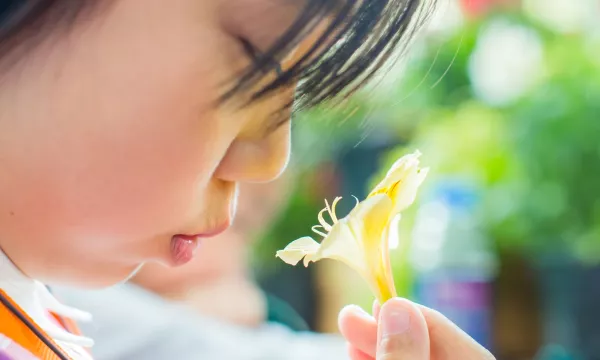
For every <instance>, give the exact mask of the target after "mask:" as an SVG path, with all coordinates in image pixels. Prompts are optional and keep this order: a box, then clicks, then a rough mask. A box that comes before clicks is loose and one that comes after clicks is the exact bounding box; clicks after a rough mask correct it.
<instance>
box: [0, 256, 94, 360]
mask: <svg viewBox="0 0 600 360" xmlns="http://www.w3.org/2000/svg"><path fill="white" fill-rule="evenodd" d="M0 289H2V290H3V291H4V292H5V293H6V295H8V296H9V297H10V298H11V300H12V301H14V302H15V303H16V304H17V305H19V307H20V308H21V309H23V311H24V312H25V313H27V315H28V316H29V317H30V318H31V319H32V320H33V321H34V322H35V323H36V324H37V325H38V326H39V327H40V328H41V329H42V330H43V331H44V332H45V333H46V334H48V336H50V337H51V338H52V339H54V340H55V341H56V343H57V344H58V345H59V346H60V347H61V348H62V349H63V350H65V351H66V352H67V353H68V354H69V356H71V357H72V358H74V359H90V360H91V359H92V358H91V356H90V355H89V353H88V352H87V351H85V350H84V349H83V348H84V347H91V346H92V345H93V344H94V341H93V340H92V339H90V338H87V337H83V336H78V335H74V334H71V333H70V332H68V331H66V330H64V329H63V328H62V327H60V326H58V325H57V324H55V323H54V322H53V321H51V319H50V318H49V316H48V312H52V313H54V314H57V315H59V316H63V317H67V318H70V319H72V320H76V321H90V320H91V317H92V316H91V314H89V313H86V312H84V311H81V310H77V309H74V308H71V307H68V306H65V305H63V304H61V303H60V302H58V300H56V298H55V297H54V296H52V294H51V293H50V291H48V288H47V287H46V286H45V285H44V284H42V283H41V282H39V281H36V280H33V279H31V278H29V277H27V276H26V275H25V274H23V273H22V272H21V271H20V270H19V269H18V268H17V267H16V266H15V264H13V262H12V261H11V260H10V259H9V258H8V257H7V256H6V254H4V253H3V252H2V251H1V250H0Z"/></svg>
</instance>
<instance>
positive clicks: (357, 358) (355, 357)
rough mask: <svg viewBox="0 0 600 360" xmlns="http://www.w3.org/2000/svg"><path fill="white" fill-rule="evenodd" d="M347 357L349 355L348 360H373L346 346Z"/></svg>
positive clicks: (350, 346)
mask: <svg viewBox="0 0 600 360" xmlns="http://www.w3.org/2000/svg"><path fill="white" fill-rule="evenodd" d="M348 355H350V360H373V357H372V356H369V355H367V354H365V353H364V352H362V351H360V350H358V349H357V348H355V347H352V345H348Z"/></svg>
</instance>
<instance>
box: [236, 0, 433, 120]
mask: <svg viewBox="0 0 600 360" xmlns="http://www.w3.org/2000/svg"><path fill="white" fill-rule="evenodd" d="M435 3H436V0H306V4H305V5H304V8H303V9H302V11H301V12H300V14H299V16H298V17H297V19H296V20H295V21H294V23H293V24H292V25H291V26H290V28H289V29H288V30H287V31H286V32H285V33H284V34H283V36H281V37H280V38H279V39H278V41H276V42H275V44H273V45H272V46H271V48H270V49H268V50H267V51H266V52H264V53H262V54H261V55H260V56H258V57H257V59H256V61H255V62H254V63H253V64H252V65H251V66H250V67H249V68H248V69H247V70H246V71H245V72H244V73H243V74H242V75H241V77H240V78H239V79H238V80H237V82H236V83H235V85H234V86H233V87H232V88H231V89H230V90H229V91H228V92H227V93H226V94H225V96H224V97H225V98H228V97H230V96H232V95H233V94H236V93H238V92H243V91H250V89H253V88H254V86H255V85H256V83H258V82H260V81H261V80H263V79H264V77H265V74H268V73H269V72H270V71H271V70H272V67H273V59H278V60H279V59H282V58H284V57H285V56H286V55H287V54H289V53H290V52H291V51H292V50H293V49H295V48H296V47H297V46H298V45H299V43H300V42H301V41H302V40H304V39H306V37H307V36H308V35H310V34H312V33H314V32H316V31H317V29H318V28H319V27H320V26H323V27H324V30H323V31H322V32H319V33H318V35H319V37H318V38H317V40H316V41H315V43H314V44H313V45H312V46H311V47H310V49H309V50H308V51H307V52H306V53H305V54H304V55H303V56H302V58H301V59H299V60H298V61H297V62H296V63H294V64H292V65H291V66H290V67H288V68H286V69H283V71H282V72H280V73H279V74H278V75H277V77H276V78H275V79H274V80H272V81H270V82H269V83H267V84H266V85H265V86H263V87H262V88H261V89H259V90H258V91H255V92H254V93H252V95H251V99H250V101H255V100H258V99H260V98H262V97H265V96H266V95H268V94H270V93H272V92H273V91H275V90H277V89H280V88H282V87H286V86H290V84H292V83H293V82H295V81H299V83H298V88H297V92H296V100H295V103H294V107H295V109H299V108H304V107H312V106H314V105H317V104H319V103H322V102H324V101H327V100H330V99H333V98H336V97H342V98H344V97H347V96H348V95H350V94H352V93H353V92H355V91H356V90H357V89H359V88H360V87H361V86H362V85H364V84H365V82H367V81H368V80H369V79H371V77H372V76H373V75H374V73H375V72H376V71H377V70H378V69H379V68H381V67H382V65H383V64H384V63H385V62H386V61H387V60H390V57H391V55H395V56H396V55H400V54H402V53H403V51H404V49H405V48H406V45H408V44H409V43H410V40H411V39H412V38H413V36H414V33H415V31H416V30H418V29H419V28H420V27H421V26H422V25H423V23H424V22H425V21H426V20H427V19H428V18H429V16H430V15H431V13H432V10H433V9H434V5H435ZM319 30H320V28H319ZM340 95H341V96H340ZM291 105H292V104H289V106H291Z"/></svg>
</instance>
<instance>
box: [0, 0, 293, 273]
mask: <svg viewBox="0 0 600 360" xmlns="http://www.w3.org/2000/svg"><path fill="white" fill-rule="evenodd" d="M291 3H296V2H289V1H286V0H202V1H198V0H170V1H164V0H117V1H114V4H111V5H109V6H106V8H102V7H101V9H99V11H98V14H93V16H92V17H91V18H90V19H89V21H86V22H84V23H82V24H77V25H76V26H75V28H74V29H73V30H72V32H71V33H68V34H67V33H61V32H60V30H58V31H57V34H56V36H54V37H53V38H51V39H49V40H48V41H46V42H45V43H43V44H42V45H40V46H38V47H36V48H35V49H33V50H32V51H31V52H28V53H27V54H26V55H22V57H21V59H20V60H19V62H18V63H17V64H16V65H15V66H13V67H11V68H10V69H9V70H7V71H3V72H2V76H3V78H2V81H1V82H0V163H1V166H2V175H1V176H0V199H1V201H0V239H2V240H1V242H0V243H1V244H2V248H3V250H4V251H5V252H6V253H7V254H8V255H9V256H10V257H11V259H13V261H15V263H16V264H17V265H18V266H19V267H21V268H22V270H24V271H25V272H26V273H27V274H28V275H30V276H33V277H37V278H41V279H42V280H53V281H56V280H58V281H63V282H70V283H78V284H83V285H104V284H109V283H113V282H116V281H120V280H122V279H124V278H125V277H127V276H128V275H129V274H130V273H131V272H132V271H133V270H134V269H135V268H136V267H137V266H138V265H140V264H141V263H143V262H144V261H147V260H150V259H156V260H159V261H162V262H164V263H167V264H172V263H174V262H175V261H174V258H173V254H172V241H171V240H172V237H173V236H174V235H176V234H185V235H194V234H207V233H211V232H214V231H217V230H222V229H223V228H224V227H226V226H228V224H230V223H231V221H232V219H233V216H234V213H235V199H236V189H237V183H239V182H255V181H268V180H271V179H274V178H276V177H277V176H278V175H279V174H280V173H281V172H282V171H283V169H284V168H285V166H286V163H287V160H288V155H289V146H290V144H289V141H290V126H289V124H285V125H283V126H281V127H279V128H277V129H276V130H275V131H271V132H270V131H269V128H270V125H271V124H272V122H273V121H274V120H277V119H274V118H273V117H272V116H271V115H272V114H273V113H274V112H276V111H277V110H279V109H280V108H281V107H283V106H284V105H285V104H286V103H288V102H289V101H290V100H291V99H292V93H293V89H291V88H290V89H287V90H283V91H280V92H278V93H277V95H275V96H272V97H270V98H268V99H265V100H264V101H261V102H258V103H254V104H252V105H251V106H249V107H243V108H240V107H238V106H236V105H231V106H228V105H222V106H215V102H216V100H217V99H218V98H219V96H220V95H222V94H223V91H224V87H223V85H227V84H230V83H229V82H228V81H230V80H232V79H234V78H235V76H236V75H237V74H238V72H239V71H240V70H243V69H244V68H245V67H246V66H247V65H248V64H249V63H250V61H251V60H250V59H249V58H248V56H247V55H246V54H245V53H244V51H243V48H242V46H241V45H240V43H239V41H238V40H237V39H236V37H238V36H241V37H244V38H247V39H249V40H251V41H252V43H253V44H255V45H256V46H257V47H259V48H261V47H262V48H267V47H268V46H269V45H270V43H271V42H272V41H274V40H275V39H276V38H277V37H278V36H280V35H281V34H282V33H283V32H284V31H285V29H286V28H287V26H289V24H290V23H291V22H292V21H293V19H294V18H295V15H296V14H297V13H296V12H297V11H299V8H297V5H290V4H291ZM299 54H300V53H298V56H299ZM284 66H285V64H284Z"/></svg>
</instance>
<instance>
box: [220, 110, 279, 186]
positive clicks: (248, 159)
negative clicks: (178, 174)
mask: <svg viewBox="0 0 600 360" xmlns="http://www.w3.org/2000/svg"><path fill="white" fill-rule="evenodd" d="M290 147H291V124H290V123H289V122H288V123H285V124H283V125H281V126H280V127H279V128H277V129H276V130H275V131H273V132H271V133H270V134H269V135H268V136H265V137H261V138H260V139H239V140H235V141H234V142H233V143H232V144H231V146H230V147H229V149H228V150H227V153H226V154H225V157H224V158H223V160H222V161H221V163H220V165H219V168H218V169H217V171H216V173H215V176H216V177H217V178H219V179H221V180H225V181H232V182H269V181H272V180H275V179H276V178H278V177H279V175H281V173H282V172H283V171H284V170H285V168H286V167H287V164H288V161H289V157H290Z"/></svg>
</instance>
